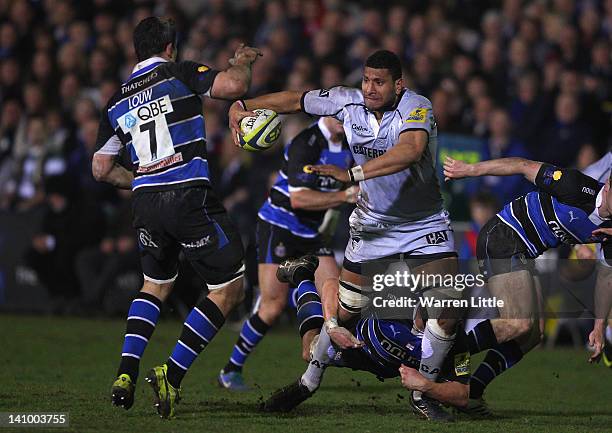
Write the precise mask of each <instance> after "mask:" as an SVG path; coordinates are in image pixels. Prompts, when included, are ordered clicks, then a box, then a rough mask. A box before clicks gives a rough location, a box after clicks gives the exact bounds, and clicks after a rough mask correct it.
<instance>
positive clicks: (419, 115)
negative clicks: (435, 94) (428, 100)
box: [404, 108, 429, 123]
mask: <svg viewBox="0 0 612 433" xmlns="http://www.w3.org/2000/svg"><path fill="white" fill-rule="evenodd" d="M428 111H429V109H428V108H415V109H414V110H412V111H411V112H410V113H409V114H408V117H407V118H406V120H405V121H404V122H406V123H423V122H425V119H426V118H427V112H428Z"/></svg>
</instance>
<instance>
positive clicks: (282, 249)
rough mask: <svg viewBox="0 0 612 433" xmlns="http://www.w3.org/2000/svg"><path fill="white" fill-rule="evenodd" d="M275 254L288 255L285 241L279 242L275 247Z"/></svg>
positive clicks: (277, 255) (278, 255) (279, 255)
mask: <svg viewBox="0 0 612 433" xmlns="http://www.w3.org/2000/svg"><path fill="white" fill-rule="evenodd" d="M274 254H275V255H276V257H280V258H283V257H285V256H286V255H287V248H286V247H285V246H284V245H283V243H282V242H281V243H279V244H278V245H277V246H276V248H274Z"/></svg>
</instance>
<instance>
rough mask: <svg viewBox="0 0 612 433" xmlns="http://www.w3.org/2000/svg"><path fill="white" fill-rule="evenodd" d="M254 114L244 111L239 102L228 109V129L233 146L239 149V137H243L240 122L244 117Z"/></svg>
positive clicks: (253, 114)
mask: <svg viewBox="0 0 612 433" xmlns="http://www.w3.org/2000/svg"><path fill="white" fill-rule="evenodd" d="M255 115H256V114H255V113H254V112H252V111H248V110H245V109H244V107H243V106H242V103H241V102H240V101H236V102H234V103H233V104H232V105H231V106H230V109H229V112H228V117H229V127H230V132H231V134H232V139H233V140H234V144H235V145H236V146H238V147H240V140H239V137H241V136H243V135H244V134H243V133H242V130H241V129H240V121H241V120H242V119H244V118H245V117H249V116H255Z"/></svg>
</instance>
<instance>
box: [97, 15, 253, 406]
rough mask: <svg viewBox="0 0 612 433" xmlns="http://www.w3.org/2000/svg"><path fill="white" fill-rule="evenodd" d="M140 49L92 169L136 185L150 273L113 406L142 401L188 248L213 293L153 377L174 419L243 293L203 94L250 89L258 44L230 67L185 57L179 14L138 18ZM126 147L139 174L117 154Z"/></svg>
mask: <svg viewBox="0 0 612 433" xmlns="http://www.w3.org/2000/svg"><path fill="white" fill-rule="evenodd" d="M134 48H135V49H136V55H137V57H138V61H139V63H138V64H137V65H136V67H135V68H134V71H133V73H132V75H130V77H129V78H128V80H127V81H126V82H125V83H124V84H123V85H122V86H121V88H120V90H119V91H117V93H116V94H115V95H113V97H111V99H110V101H109V102H108V104H107V106H106V108H105V109H104V110H103V112H102V118H101V120H100V128H99V132H98V143H97V147H98V150H97V152H96V154H95V155H94V158H93V168H92V169H93V174H94V176H95V178H96V179H97V180H99V181H105V182H109V183H111V184H113V185H115V186H117V187H119V188H124V189H130V188H131V189H132V190H133V191H134V194H133V211H134V227H135V228H136V229H137V232H138V241H139V246H140V250H141V265H142V271H143V274H144V285H143V287H142V289H141V291H140V293H139V294H138V295H137V296H136V299H134V301H133V302H132V305H131V307H130V310H129V313H128V318H127V326H126V331H125V339H124V344H123V349H122V353H121V363H120V364H119V369H118V371H117V376H118V377H117V380H116V381H115V382H114V383H113V387H112V394H111V400H112V403H113V404H114V405H116V406H121V407H123V408H125V409H129V408H130V407H131V406H132V405H133V403H134V392H135V385H136V380H137V377H138V370H139V363H140V358H141V356H142V354H143V353H144V350H145V348H146V346H147V344H148V342H149V340H150V338H151V336H152V334H153V331H154V330H155V326H156V324H157V320H158V318H159V314H160V310H161V307H162V303H163V302H164V301H165V300H166V299H167V297H168V295H169V294H170V292H171V291H172V286H173V283H174V281H175V279H176V278H177V270H178V255H179V252H181V251H182V252H183V253H184V254H185V257H186V258H187V259H188V260H189V262H190V263H191V265H192V266H193V268H194V269H195V270H196V272H197V273H198V274H199V275H200V277H201V278H202V279H203V280H204V281H205V282H206V283H207V285H208V289H209V291H210V292H209V295H208V296H207V297H206V298H205V299H204V300H203V301H202V302H200V303H199V304H198V305H196V307H195V308H194V309H193V310H192V311H191V313H190V314H189V315H188V317H187V319H186V321H185V323H184V326H183V330H182V332H181V335H180V339H179V340H178V342H177V344H176V347H175V348H174V350H173V352H172V353H171V355H170V357H169V358H168V360H167V362H166V363H165V364H163V365H161V366H158V367H155V368H153V369H152V370H151V371H150V372H149V374H148V375H147V381H148V382H149V383H150V384H151V385H152V387H153V390H154V392H155V399H156V406H157V411H158V413H159V414H160V416H162V417H165V418H166V417H172V416H173V415H174V410H175V405H176V403H178V401H179V398H180V384H181V381H182V379H183V377H184V375H185V373H186V372H187V370H188V369H189V367H190V366H191V364H192V363H193V361H194V360H195V358H196V357H197V356H198V354H199V353H200V352H202V350H203V349H204V348H205V347H206V345H207V344H208V343H210V341H211V340H212V338H213V337H214V336H215V334H216V333H217V331H218V330H219V329H220V328H221V326H222V325H223V323H224V321H225V317H226V316H227V314H228V313H229V312H230V311H231V310H232V308H233V307H234V306H235V305H237V304H238V303H239V302H240V301H241V300H242V299H243V296H244V294H243V289H242V275H243V272H244V265H243V249H242V243H241V241H240V236H239V235H238V232H237V230H236V229H235V228H234V225H233V224H232V223H231V222H230V220H229V219H228V217H227V215H226V213H225V209H224V208H223V206H222V205H221V203H220V202H219V200H218V199H217V198H216V197H215V196H214V194H213V192H212V190H211V188H210V180H209V172H208V162H207V155H206V134H205V131H204V118H203V116H202V100H201V96H202V95H205V96H209V97H213V98H223V99H236V98H238V97H240V96H241V95H243V94H244V93H245V92H246V91H247V90H248V87H249V84H250V81H251V65H252V63H253V62H254V61H255V59H256V58H257V56H258V54H259V52H258V51H257V50H256V49H254V48H249V47H242V46H241V47H240V48H238V49H237V50H236V52H235V54H234V57H233V58H232V59H231V60H230V64H231V65H233V66H231V67H230V68H229V69H227V70H225V71H222V72H218V71H213V70H211V69H210V68H208V67H207V66H205V65H201V64H197V63H193V62H178V63H177V62H175V59H176V53H177V47H176V28H175V26H174V22H173V21H172V20H167V19H162V18H157V17H150V18H146V19H144V20H142V21H141V22H140V23H139V24H138V25H137V26H136V28H135V29H134ZM122 148H125V149H126V151H127V152H129V156H130V157H131V161H132V164H133V171H132V172H130V171H128V170H126V169H125V168H123V167H122V166H121V165H119V164H118V163H117V162H116V161H115V157H116V156H117V155H118V154H119V153H120V151H121V149H122Z"/></svg>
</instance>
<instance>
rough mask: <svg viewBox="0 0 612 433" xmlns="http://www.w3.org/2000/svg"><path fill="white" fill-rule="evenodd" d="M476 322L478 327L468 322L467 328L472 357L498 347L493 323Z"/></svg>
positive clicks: (488, 321) (487, 321)
mask: <svg viewBox="0 0 612 433" xmlns="http://www.w3.org/2000/svg"><path fill="white" fill-rule="evenodd" d="M476 322H477V324H476V326H473V327H472V326H471V324H472V323H473V322H472V323H470V320H468V324H467V325H468V326H466V331H467V337H468V338H467V340H468V346H469V348H470V353H471V354H472V355H474V354H475V353H478V352H482V351H483V350H487V349H492V348H494V347H497V345H498V343H497V337H495V331H493V326H492V325H491V321H490V320H478V321H476ZM470 328H471V329H470Z"/></svg>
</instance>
